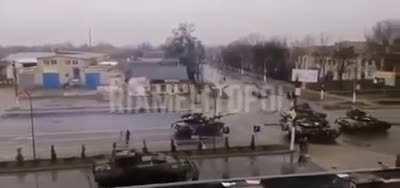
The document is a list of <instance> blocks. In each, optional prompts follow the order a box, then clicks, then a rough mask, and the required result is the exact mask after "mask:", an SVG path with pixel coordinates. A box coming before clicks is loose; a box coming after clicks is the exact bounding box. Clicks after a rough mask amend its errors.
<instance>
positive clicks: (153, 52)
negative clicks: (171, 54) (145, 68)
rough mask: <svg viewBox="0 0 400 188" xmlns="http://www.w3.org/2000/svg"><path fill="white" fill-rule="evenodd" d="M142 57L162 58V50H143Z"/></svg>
mask: <svg viewBox="0 0 400 188" xmlns="http://www.w3.org/2000/svg"><path fill="white" fill-rule="evenodd" d="M143 58H159V59H162V58H164V51H162V50H149V51H145V52H143Z"/></svg>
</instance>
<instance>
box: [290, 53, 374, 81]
mask: <svg viewBox="0 0 400 188" xmlns="http://www.w3.org/2000/svg"><path fill="white" fill-rule="evenodd" d="M344 64H345V66H344V67H345V68H344V72H343V80H350V79H354V78H357V79H361V78H364V79H373V78H374V75H375V72H376V71H378V68H377V64H378V63H377V62H375V61H374V60H369V59H364V58H362V57H357V58H354V59H351V60H348V61H346V62H344ZM338 66H340V62H338V61H337V60H335V59H333V58H331V57H326V58H324V59H323V61H322V62H321V61H320V60H318V59H316V58H315V57H313V56H311V55H304V56H299V57H298V59H297V61H296V62H295V67H296V68H298V69H317V70H319V78H320V79H323V78H324V77H325V76H327V74H328V73H329V72H331V73H333V80H338V79H339V72H338Z"/></svg>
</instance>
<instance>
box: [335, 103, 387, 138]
mask: <svg viewBox="0 0 400 188" xmlns="http://www.w3.org/2000/svg"><path fill="white" fill-rule="evenodd" d="M335 123H336V124H338V125H339V127H340V130H341V131H343V132H346V133H357V132H371V133H373V132H385V131H387V130H388V129H390V128H391V126H392V125H391V124H390V123H388V122H386V121H382V120H379V119H377V118H375V117H372V116H371V115H370V114H369V113H367V112H365V111H362V110H360V109H353V110H350V111H348V112H346V116H345V117H339V118H338V119H336V121H335Z"/></svg>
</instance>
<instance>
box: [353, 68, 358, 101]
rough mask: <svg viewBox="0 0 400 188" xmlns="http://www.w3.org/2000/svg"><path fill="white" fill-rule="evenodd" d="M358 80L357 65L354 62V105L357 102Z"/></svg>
mask: <svg viewBox="0 0 400 188" xmlns="http://www.w3.org/2000/svg"><path fill="white" fill-rule="evenodd" d="M356 80H357V65H356V64H354V77H353V105H356V102H357V90H358V88H357V87H358V86H357V84H356Z"/></svg>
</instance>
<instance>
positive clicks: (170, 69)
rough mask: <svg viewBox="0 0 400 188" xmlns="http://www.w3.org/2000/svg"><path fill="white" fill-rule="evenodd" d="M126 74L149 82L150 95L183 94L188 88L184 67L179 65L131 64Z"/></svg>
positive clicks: (188, 83)
mask: <svg viewBox="0 0 400 188" xmlns="http://www.w3.org/2000/svg"><path fill="white" fill-rule="evenodd" d="M128 74H129V76H128V77H129V78H134V79H135V78H145V79H147V80H149V83H150V89H151V93H152V94H183V93H187V92H188V90H189V87H190V86H189V85H190V82H189V78H188V75H187V72H186V67H185V66H182V65H179V64H164V63H143V62H142V63H132V64H130V67H129V73H128Z"/></svg>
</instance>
